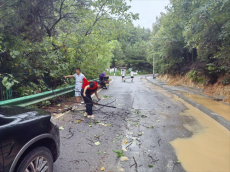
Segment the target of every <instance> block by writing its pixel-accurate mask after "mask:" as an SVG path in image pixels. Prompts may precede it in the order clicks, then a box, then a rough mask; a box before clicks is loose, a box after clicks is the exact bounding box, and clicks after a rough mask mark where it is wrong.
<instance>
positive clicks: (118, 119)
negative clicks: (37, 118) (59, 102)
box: [54, 76, 195, 172]
mask: <svg viewBox="0 0 230 172" xmlns="http://www.w3.org/2000/svg"><path fill="white" fill-rule="evenodd" d="M111 78H113V82H112V83H111V84H110V88H109V89H108V90H105V89H104V90H102V91H100V93H99V95H100V97H103V95H106V96H104V99H102V100H101V101H100V103H101V104H108V103H111V102H113V103H112V104H111V105H115V106H116V107H117V108H116V109H113V108H106V107H104V108H102V109H100V110H98V108H94V109H95V111H94V115H95V116H96V118H95V120H92V119H87V118H84V117H83V114H82V113H81V112H79V111H74V112H69V113H68V114H66V115H64V116H62V117H60V118H59V119H58V125H59V126H63V127H64V130H61V131H60V134H61V155H60V157H59V159H58V160H57V161H56V162H55V164H54V172H99V171H101V167H104V168H105V171H106V172H119V171H126V172H135V171H138V172H155V171H156V172H172V171H175V172H183V171H185V170H184V169H183V167H182V166H181V164H180V163H179V162H177V161H178V159H177V156H176V154H175V151H174V149H173V147H172V146H171V145H170V144H169V142H170V141H172V140H174V139H176V138H178V137H179V138H186V137H191V135H192V133H191V132H190V131H188V130H186V129H185V128H184V127H183V124H186V123H193V122H195V121H194V120H193V119H192V118H189V117H187V116H181V115H178V114H179V113H180V112H181V111H183V110H185V106H184V105H183V104H182V103H180V102H179V101H175V100H173V99H172V98H170V97H169V96H167V95H165V94H163V93H162V90H159V89H158V88H157V87H155V86H153V85H151V84H149V83H148V82H147V81H146V80H145V79H144V77H140V76H138V77H135V79H134V82H131V81H130V80H126V82H121V78H120V77H111ZM107 96H109V97H107ZM77 120H81V122H79V121H78V123H77V122H76V121H77ZM95 142H100V145H95ZM122 149H123V150H124V155H125V156H126V157H128V159H129V160H128V161H121V160H120V158H117V154H116V153H114V152H113V150H122ZM126 150H127V151H126Z"/></svg>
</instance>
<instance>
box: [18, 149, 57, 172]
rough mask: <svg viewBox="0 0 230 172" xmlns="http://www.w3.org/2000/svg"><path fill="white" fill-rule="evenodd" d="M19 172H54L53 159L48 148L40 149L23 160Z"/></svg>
mask: <svg viewBox="0 0 230 172" xmlns="http://www.w3.org/2000/svg"><path fill="white" fill-rule="evenodd" d="M17 172H53V157H52V153H51V152H50V150H49V149H48V148H46V147H38V148H36V149H34V150H33V151H31V152H30V153H29V154H28V155H26V157H25V158H24V159H23V160H22V162H21V164H20V165H19V167H18V169H17Z"/></svg>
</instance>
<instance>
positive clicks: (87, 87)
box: [81, 78, 101, 118]
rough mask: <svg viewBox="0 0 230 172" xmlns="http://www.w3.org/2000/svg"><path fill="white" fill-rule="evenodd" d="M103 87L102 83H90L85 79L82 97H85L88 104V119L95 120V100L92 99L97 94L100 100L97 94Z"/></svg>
mask: <svg viewBox="0 0 230 172" xmlns="http://www.w3.org/2000/svg"><path fill="white" fill-rule="evenodd" d="M100 87H101V81H99V82H95V81H93V82H88V81H87V80H86V79H85V78H84V79H83V85H82V89H81V95H82V97H83V100H84V102H85V104H86V111H85V113H84V116H87V117H88V118H94V117H95V116H94V115H93V111H92V108H93V100H92V98H91V95H92V94H93V93H95V95H96V97H97V98H98V100H100V98H99V97H98V94H97V89H98V88H100Z"/></svg>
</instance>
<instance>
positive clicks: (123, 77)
mask: <svg viewBox="0 0 230 172" xmlns="http://www.w3.org/2000/svg"><path fill="white" fill-rule="evenodd" d="M121 76H122V81H123V80H124V79H125V71H122V72H121Z"/></svg>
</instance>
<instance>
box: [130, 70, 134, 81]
mask: <svg viewBox="0 0 230 172" xmlns="http://www.w3.org/2000/svg"><path fill="white" fill-rule="evenodd" d="M130 75H131V81H132V82H133V78H134V76H133V71H131V72H130Z"/></svg>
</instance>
